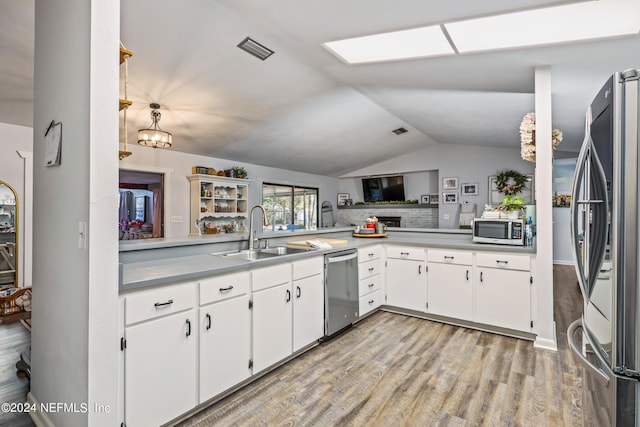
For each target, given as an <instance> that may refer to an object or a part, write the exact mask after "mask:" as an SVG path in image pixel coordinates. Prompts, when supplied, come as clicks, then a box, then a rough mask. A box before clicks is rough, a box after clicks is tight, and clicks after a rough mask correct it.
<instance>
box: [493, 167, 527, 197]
mask: <svg viewBox="0 0 640 427" xmlns="http://www.w3.org/2000/svg"><path fill="white" fill-rule="evenodd" d="M527 181H529V178H527V176H526V175H523V174H521V173H520V172H516V171H514V170H505V171H502V172H500V173H499V174H498V175H497V176H496V188H497V189H498V191H500V192H501V193H504V194H505V195H507V196H512V195H515V194H517V193H519V192H521V191H522V190H523V189H524V187H525V186H526V185H527Z"/></svg>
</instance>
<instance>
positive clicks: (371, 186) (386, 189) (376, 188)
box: [362, 175, 405, 202]
mask: <svg viewBox="0 0 640 427" xmlns="http://www.w3.org/2000/svg"><path fill="white" fill-rule="evenodd" d="M362 189H363V191H364V201H365V202H381V201H384V202H391V201H404V200H405V199H404V179H403V177H402V175H397V176H382V177H377V178H362Z"/></svg>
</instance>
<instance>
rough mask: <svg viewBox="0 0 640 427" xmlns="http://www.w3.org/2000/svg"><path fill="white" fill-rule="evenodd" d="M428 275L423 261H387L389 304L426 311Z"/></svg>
mask: <svg viewBox="0 0 640 427" xmlns="http://www.w3.org/2000/svg"><path fill="white" fill-rule="evenodd" d="M426 277H427V275H426V272H425V265H424V262H422V261H412V260H401V259H388V260H387V304H388V305H392V306H395V307H401V308H407V309H410V310H417V311H425V309H426V303H427V279H426Z"/></svg>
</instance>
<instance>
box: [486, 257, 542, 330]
mask: <svg viewBox="0 0 640 427" xmlns="http://www.w3.org/2000/svg"><path fill="white" fill-rule="evenodd" d="M530 265H531V259H530V257H529V256H528V255H514V254H500V253H490V252H487V253H478V254H477V255H476V280H477V282H476V317H475V321H476V322H478V323H484V324H487V325H493V326H499V327H503V328H508V329H514V330H518V331H526V332H530V331H531V273H530Z"/></svg>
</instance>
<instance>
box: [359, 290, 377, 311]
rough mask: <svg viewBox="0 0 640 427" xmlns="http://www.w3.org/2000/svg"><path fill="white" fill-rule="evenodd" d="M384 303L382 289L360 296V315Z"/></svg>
mask: <svg viewBox="0 0 640 427" xmlns="http://www.w3.org/2000/svg"><path fill="white" fill-rule="evenodd" d="M381 305H382V291H375V292H372V293H370V294H369V295H365V296H363V297H361V298H360V301H359V305H358V311H359V313H360V317H362V316H364V315H365V314H367V313H369V312H370V311H371V310H375V309H376V308H378V307H380V306H381Z"/></svg>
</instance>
